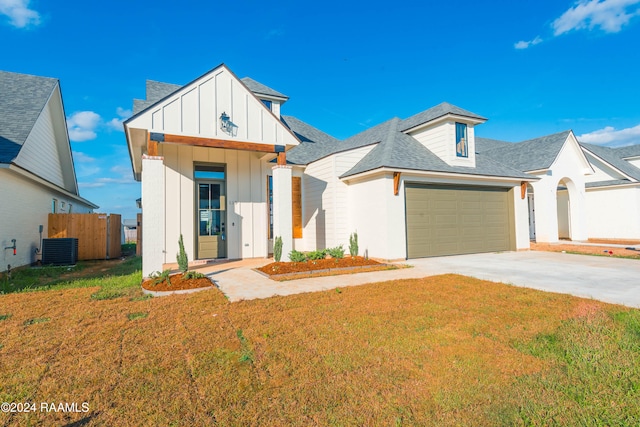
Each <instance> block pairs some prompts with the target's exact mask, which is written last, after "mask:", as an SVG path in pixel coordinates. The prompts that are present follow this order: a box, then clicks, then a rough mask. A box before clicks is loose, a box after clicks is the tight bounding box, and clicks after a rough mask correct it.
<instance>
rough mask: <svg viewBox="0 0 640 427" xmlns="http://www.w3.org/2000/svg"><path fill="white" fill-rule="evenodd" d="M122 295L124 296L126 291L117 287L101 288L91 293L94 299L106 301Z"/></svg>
mask: <svg viewBox="0 0 640 427" xmlns="http://www.w3.org/2000/svg"><path fill="white" fill-rule="evenodd" d="M122 296H124V292H122V291H120V290H117V289H100V290H99V291H98V292H96V293H95V294H92V295H91V299H92V300H94V301H104V300H110V299H116V298H120V297H122Z"/></svg>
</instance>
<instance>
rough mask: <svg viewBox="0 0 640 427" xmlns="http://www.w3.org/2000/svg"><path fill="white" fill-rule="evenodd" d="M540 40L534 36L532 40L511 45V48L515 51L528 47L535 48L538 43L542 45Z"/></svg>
mask: <svg viewBox="0 0 640 427" xmlns="http://www.w3.org/2000/svg"><path fill="white" fill-rule="evenodd" d="M542 41H543V40H542V38H540V36H536V38H535V39H533V40H529V41H519V42H518V43H515V44H514V45H513V47H515V48H516V49H526V48H528V47H529V46H535V45H537V44H539V43H542Z"/></svg>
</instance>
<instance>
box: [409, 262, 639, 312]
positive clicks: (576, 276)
mask: <svg viewBox="0 0 640 427" xmlns="http://www.w3.org/2000/svg"><path fill="white" fill-rule="evenodd" d="M409 263H410V264H412V265H414V266H415V267H416V269H418V270H420V271H424V272H425V273H426V272H429V273H431V274H438V273H457V274H463V275H465V276H472V277H476V278H478V279H484V280H492V281H494V282H502V283H508V284H512V285H515V286H522V287H527V288H533V289H538V290H542V291H548V292H558V293H562V294H570V295H575V296H579V297H584V298H593V299H596V300H600V301H605V302H610V303H614V304H622V305H626V306H629V307H636V308H640V261H638V260H634V259H621V258H613V257H603V256H602V257H601V256H588V255H573V254H565V253H559V252H536V251H527V252H504V253H488V254H473V255H458V256H451V257H439V258H423V259H419V260H411V261H410V262H409Z"/></svg>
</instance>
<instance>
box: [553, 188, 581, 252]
mask: <svg viewBox="0 0 640 427" xmlns="http://www.w3.org/2000/svg"><path fill="white" fill-rule="evenodd" d="M576 192H577V189H576V186H575V184H574V183H573V181H571V180H570V179H569V178H562V179H561V180H560V181H559V182H558V185H557V188H556V213H557V218H558V238H559V239H563V240H571V239H572V237H573V232H572V231H573V228H574V226H573V225H574V222H575V218H574V217H575V215H574V213H573V212H572V209H571V207H572V200H573V199H575V197H576V195H575V193H576Z"/></svg>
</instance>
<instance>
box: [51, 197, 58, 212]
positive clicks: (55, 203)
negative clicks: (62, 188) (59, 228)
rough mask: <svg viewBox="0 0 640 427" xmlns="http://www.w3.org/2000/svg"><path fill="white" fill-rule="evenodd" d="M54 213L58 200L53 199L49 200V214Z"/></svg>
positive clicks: (56, 209) (56, 210)
mask: <svg viewBox="0 0 640 427" xmlns="http://www.w3.org/2000/svg"><path fill="white" fill-rule="evenodd" d="M56 212H58V200H57V199H53V200H51V213H56Z"/></svg>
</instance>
